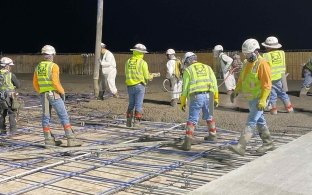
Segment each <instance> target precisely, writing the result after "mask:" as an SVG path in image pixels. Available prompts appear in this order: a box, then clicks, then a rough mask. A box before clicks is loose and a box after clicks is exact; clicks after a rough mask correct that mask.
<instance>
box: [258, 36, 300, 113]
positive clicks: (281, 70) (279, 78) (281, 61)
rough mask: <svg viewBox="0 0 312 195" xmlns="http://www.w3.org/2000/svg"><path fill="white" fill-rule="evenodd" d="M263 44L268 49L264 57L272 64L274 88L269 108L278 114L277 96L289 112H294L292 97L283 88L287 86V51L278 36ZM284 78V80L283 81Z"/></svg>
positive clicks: (268, 39) (271, 111)
mask: <svg viewBox="0 0 312 195" xmlns="http://www.w3.org/2000/svg"><path fill="white" fill-rule="evenodd" d="M262 45H263V46H264V47H265V49H266V51H267V52H266V53H264V54H263V57H264V58H265V59H266V60H267V62H268V63H269V65H270V66H271V74H272V75H271V78H272V89H271V94H270V96H269V102H268V108H269V109H270V113H271V114H273V115H275V114H277V106H276V101H277V98H280V99H281V100H282V101H283V103H284V106H285V109H286V111H287V112H288V113H291V112H294V109H293V107H292V105H291V103H290V99H289V97H288V95H287V93H286V90H285V89H283V88H285V87H286V84H287V83H286V76H285V72H286V63H285V52H284V51H283V50H281V49H280V48H281V47H282V45H281V44H280V43H279V42H278V39H277V38H276V37H273V36H271V37H268V38H267V39H266V40H265V42H263V43H262ZM283 79H284V82H283ZM283 84H284V86H283Z"/></svg>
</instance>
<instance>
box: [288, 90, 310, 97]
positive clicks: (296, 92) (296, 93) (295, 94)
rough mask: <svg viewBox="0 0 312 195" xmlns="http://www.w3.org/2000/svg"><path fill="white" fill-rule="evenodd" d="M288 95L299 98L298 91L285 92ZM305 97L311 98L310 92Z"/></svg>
mask: <svg viewBox="0 0 312 195" xmlns="http://www.w3.org/2000/svg"><path fill="white" fill-rule="evenodd" d="M287 94H288V95H291V96H296V97H300V91H287ZM307 96H312V92H308V93H307Z"/></svg>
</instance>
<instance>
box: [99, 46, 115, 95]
mask: <svg viewBox="0 0 312 195" xmlns="http://www.w3.org/2000/svg"><path fill="white" fill-rule="evenodd" d="M101 48H102V49H101V60H100V62H101V66H102V73H103V75H102V76H103V77H102V78H103V79H102V82H101V83H100V89H101V90H100V92H99V96H100V97H99V98H100V99H103V96H104V93H105V91H106V90H107V89H109V90H110V92H111V93H112V94H113V97H115V98H119V95H118V91H117V88H116V84H115V79H116V74H117V68H116V61H115V57H114V55H113V54H112V52H110V51H109V50H108V49H106V45H105V44H104V43H101Z"/></svg>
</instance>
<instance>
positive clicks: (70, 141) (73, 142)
mask: <svg viewBox="0 0 312 195" xmlns="http://www.w3.org/2000/svg"><path fill="white" fill-rule="evenodd" d="M67 127H68V126H67ZM64 130H65V136H66V138H67V146H68V147H76V146H81V145H82V142H81V141H80V140H78V139H77V138H76V135H75V134H74V131H73V130H72V129H71V127H70V128H64Z"/></svg>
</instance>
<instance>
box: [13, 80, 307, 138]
mask: <svg viewBox="0 0 312 195" xmlns="http://www.w3.org/2000/svg"><path fill="white" fill-rule="evenodd" d="M17 77H18V79H20V80H21V82H22V87H21V89H20V90H19V92H21V93H24V94H35V91H34V89H33V87H32V74H17ZM163 80H164V78H162V77H160V78H155V79H154V80H153V81H152V82H150V83H148V85H147V88H146V94H145V99H144V105H143V107H144V115H143V117H144V120H147V121H156V122H157V121H158V122H169V123H183V122H185V121H186V120H187V117H188V110H186V112H182V111H180V109H179V107H171V106H170V104H169V102H170V93H168V92H165V91H164V89H163V86H162V82H163ZM221 82H222V80H218V83H221ZM61 83H62V85H63V87H64V89H65V91H66V93H67V94H88V95H92V94H93V77H92V76H85V75H61ZM301 83H302V81H289V83H288V85H289V92H288V93H289V97H290V99H291V102H292V104H293V106H294V108H295V112H294V113H292V114H289V113H286V112H285V110H284V107H283V104H282V102H281V101H279V102H278V114H277V115H270V114H269V113H268V112H265V118H266V120H267V123H268V126H269V128H270V130H271V131H280V132H286V131H287V132H289V131H301V132H302V133H304V132H306V131H309V130H311V129H312V120H311V119H312V104H311V103H312V96H310V95H309V96H303V97H300V98H299V97H297V94H298V92H299V89H300V86H301ZM116 85H117V88H118V91H119V93H120V98H119V99H116V98H113V97H111V95H110V94H106V95H105V99H104V100H103V101H100V100H96V99H95V98H94V99H92V100H91V101H89V102H83V103H80V104H79V105H78V107H79V112H80V113H81V114H96V111H99V112H105V113H109V114H110V116H111V117H115V116H118V117H120V118H122V117H124V118H125V112H126V110H127V106H128V96H127V91H126V85H125V84H124V77H123V76H120V77H117V78H116ZM219 90H220V106H219V107H218V108H216V109H215V114H214V117H215V120H216V123H217V127H218V128H220V129H227V130H233V131H240V130H242V129H243V128H244V126H245V123H246V119H247V115H248V109H247V104H246V101H245V100H243V99H241V98H239V97H238V98H237V100H236V102H235V103H234V104H232V103H230V101H229V96H228V95H226V94H225V90H224V85H222V86H221V87H220V89H219ZM69 114H70V110H69ZM199 124H200V125H205V121H203V120H201V121H200V123H199Z"/></svg>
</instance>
